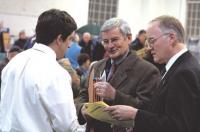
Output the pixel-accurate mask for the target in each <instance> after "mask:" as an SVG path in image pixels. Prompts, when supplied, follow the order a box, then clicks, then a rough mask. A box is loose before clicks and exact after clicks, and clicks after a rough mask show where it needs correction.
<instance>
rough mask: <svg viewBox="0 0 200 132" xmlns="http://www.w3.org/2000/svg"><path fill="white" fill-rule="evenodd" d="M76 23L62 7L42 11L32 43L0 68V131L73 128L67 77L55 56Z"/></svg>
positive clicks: (61, 54)
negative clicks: (34, 41)
mask: <svg viewBox="0 0 200 132" xmlns="http://www.w3.org/2000/svg"><path fill="white" fill-rule="evenodd" d="M76 29H77V25H76V23H75V21H74V19H73V18H72V17H71V16H70V15H69V14H68V13H67V12H65V11H61V10H58V9H50V10H47V11H45V12H43V13H42V14H41V15H40V16H39V18H38V21H37V25H36V43H35V44H34V46H33V47H32V48H31V49H29V50H26V51H24V52H22V53H20V54H18V55H17V56H16V57H14V58H13V59H12V60H11V61H10V62H9V63H8V65H6V67H5V68H4V69H3V72H2V84H1V88H2V89H1V91H2V93H1V105H0V110H1V111H0V117H1V118H0V131H2V132H8V131H13V132H14V131H21V132H30V131H33V132H53V131H54V132H77V131H78V130H77V129H79V128H81V127H80V125H79V124H78V121H77V115H76V109H75V106H74V100H73V93H72V88H71V77H70V75H69V73H68V72H67V71H66V70H64V69H63V68H62V67H61V66H60V65H59V63H58V62H57V60H59V59H61V58H63V57H64V53H65V51H66V49H67V48H68V46H69V44H70V43H71V41H72V38H73V35H74V31H75V30H76Z"/></svg>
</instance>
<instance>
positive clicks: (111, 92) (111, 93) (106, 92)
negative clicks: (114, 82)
mask: <svg viewBox="0 0 200 132" xmlns="http://www.w3.org/2000/svg"><path fill="white" fill-rule="evenodd" d="M94 88H95V89H96V94H97V95H98V96H100V97H102V98H105V99H110V100H114V99H115V95H116V90H115V89H114V88H113V87H112V86H111V85H110V84H109V83H108V82H96V83H94Z"/></svg>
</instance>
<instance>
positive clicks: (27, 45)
mask: <svg viewBox="0 0 200 132" xmlns="http://www.w3.org/2000/svg"><path fill="white" fill-rule="evenodd" d="M35 39H36V36H35V34H34V35H33V36H31V37H29V38H28V39H27V41H26V43H25V44H24V47H23V49H24V50H27V49H30V48H32V47H33V45H34V44H35Z"/></svg>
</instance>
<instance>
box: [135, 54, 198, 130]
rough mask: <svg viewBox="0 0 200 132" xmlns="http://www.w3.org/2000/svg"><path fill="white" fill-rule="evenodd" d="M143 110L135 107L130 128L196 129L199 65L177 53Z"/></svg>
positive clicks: (195, 61) (189, 56) (191, 57)
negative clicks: (135, 112) (148, 104)
mask: <svg viewBox="0 0 200 132" xmlns="http://www.w3.org/2000/svg"><path fill="white" fill-rule="evenodd" d="M155 94H156V95H155V97H154V98H153V100H152V103H151V106H150V107H149V109H148V110H147V111H145V110H139V111H138V113H137V115H136V118H135V127H134V130H133V131H134V132H200V65H199V63H198V62H197V60H196V59H195V58H194V57H193V56H192V55H191V53H190V52H186V53H184V54H183V55H181V56H180V57H179V58H178V59H177V60H176V61H175V63H174V64H173V65H172V67H171V68H170V69H169V71H168V72H167V74H166V75H165V77H164V78H163V79H162V81H161V84H160V88H159V89H158V91H157V92H156V93H155Z"/></svg>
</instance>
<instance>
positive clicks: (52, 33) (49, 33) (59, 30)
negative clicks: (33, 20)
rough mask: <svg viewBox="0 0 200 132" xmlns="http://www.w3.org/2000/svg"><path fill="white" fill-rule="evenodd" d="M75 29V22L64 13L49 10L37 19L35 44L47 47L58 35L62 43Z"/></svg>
mask: <svg viewBox="0 0 200 132" xmlns="http://www.w3.org/2000/svg"><path fill="white" fill-rule="evenodd" d="M76 29H77V25H76V22H75V21H74V19H73V18H72V17H71V16H70V15H69V14H68V13H67V12H66V11H60V10H58V9H50V10H47V11H45V12H43V13H42V14H41V15H40V16H39V18H38V21H37V25H36V42H38V43H42V44H45V45H49V44H50V43H51V42H53V40H54V39H56V37H57V36H58V35H60V34H61V35H62V36H61V38H62V39H63V41H64V40H65V39H66V38H67V37H68V36H69V35H70V34H71V33H72V32H73V31H74V30H76Z"/></svg>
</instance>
